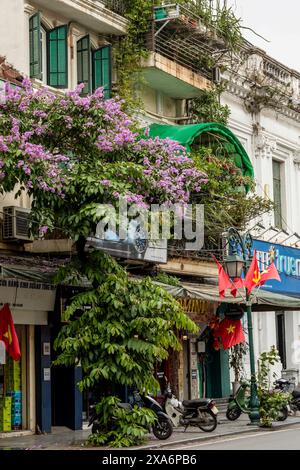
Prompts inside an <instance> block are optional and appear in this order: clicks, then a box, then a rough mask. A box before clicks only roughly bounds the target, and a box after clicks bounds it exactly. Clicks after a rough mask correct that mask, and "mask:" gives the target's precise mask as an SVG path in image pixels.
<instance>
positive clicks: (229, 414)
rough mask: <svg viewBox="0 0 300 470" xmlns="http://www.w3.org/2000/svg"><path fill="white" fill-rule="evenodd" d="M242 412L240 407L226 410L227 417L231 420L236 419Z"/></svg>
mask: <svg viewBox="0 0 300 470" xmlns="http://www.w3.org/2000/svg"><path fill="white" fill-rule="evenodd" d="M241 414H242V412H241V410H240V409H239V408H238V407H235V408H231V409H230V410H227V411H226V418H227V419H229V421H235V420H236V419H238V418H239V417H240V416H241Z"/></svg>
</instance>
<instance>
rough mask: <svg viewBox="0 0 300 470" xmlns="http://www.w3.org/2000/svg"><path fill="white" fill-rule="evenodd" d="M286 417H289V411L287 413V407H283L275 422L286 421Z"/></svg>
mask: <svg viewBox="0 0 300 470" xmlns="http://www.w3.org/2000/svg"><path fill="white" fill-rule="evenodd" d="M288 415H289V411H288V409H287V407H286V406H285V407H284V408H282V409H281V410H280V411H279V413H278V417H277V421H285V420H286V419H287V417H288Z"/></svg>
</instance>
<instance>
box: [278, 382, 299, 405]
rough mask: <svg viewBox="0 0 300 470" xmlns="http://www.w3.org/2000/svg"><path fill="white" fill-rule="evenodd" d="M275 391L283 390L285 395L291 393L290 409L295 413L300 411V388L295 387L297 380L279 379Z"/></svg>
mask: <svg viewBox="0 0 300 470" xmlns="http://www.w3.org/2000/svg"><path fill="white" fill-rule="evenodd" d="M275 390H281V391H282V392H285V393H291V401H290V407H291V410H292V412H293V413H295V412H296V411H300V388H297V387H296V386H295V379H294V378H293V379H292V380H287V379H283V378H281V379H277V380H276V381H275Z"/></svg>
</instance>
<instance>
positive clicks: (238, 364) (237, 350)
mask: <svg viewBox="0 0 300 470" xmlns="http://www.w3.org/2000/svg"><path fill="white" fill-rule="evenodd" d="M247 351H248V345H247V343H239V344H236V345H235V346H233V347H232V348H231V350H230V353H229V365H230V367H231V368H232V369H233V372H234V381H233V382H232V393H233V395H235V394H236V392H237V390H238V388H239V386H240V381H241V377H242V374H243V372H244V361H243V359H244V356H245V355H246V354H247Z"/></svg>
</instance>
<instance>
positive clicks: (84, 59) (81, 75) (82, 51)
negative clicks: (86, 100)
mask: <svg viewBox="0 0 300 470" xmlns="http://www.w3.org/2000/svg"><path fill="white" fill-rule="evenodd" d="M77 83H78V84H79V83H84V89H83V90H82V94H83V95H87V94H88V93H90V91H91V45H90V37H89V36H85V37H84V38H81V39H80V40H79V41H77Z"/></svg>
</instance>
